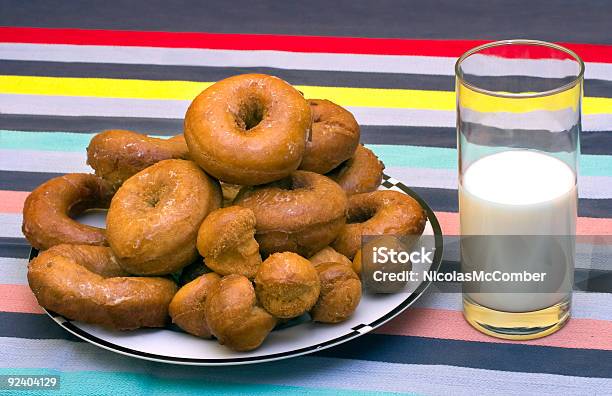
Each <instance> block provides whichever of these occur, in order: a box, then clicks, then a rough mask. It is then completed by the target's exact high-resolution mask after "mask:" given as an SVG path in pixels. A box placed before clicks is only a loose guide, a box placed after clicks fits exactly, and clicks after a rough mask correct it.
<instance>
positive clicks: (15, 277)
mask: <svg viewBox="0 0 612 396" xmlns="http://www.w3.org/2000/svg"><path fill="white" fill-rule="evenodd" d="M0 271H2V276H0V283H2V284H3V285H27V284H28V260H27V259H22V258H13V257H0Z"/></svg>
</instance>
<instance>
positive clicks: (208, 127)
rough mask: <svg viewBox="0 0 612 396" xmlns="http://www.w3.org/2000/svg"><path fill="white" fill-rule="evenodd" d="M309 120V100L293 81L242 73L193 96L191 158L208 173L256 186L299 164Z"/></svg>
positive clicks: (188, 119) (188, 135)
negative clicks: (292, 83) (289, 82)
mask: <svg viewBox="0 0 612 396" xmlns="http://www.w3.org/2000/svg"><path fill="white" fill-rule="evenodd" d="M311 122H312V120H311V115H310V107H309V106H308V102H306V99H304V97H303V96H302V95H301V94H300V93H299V92H298V91H297V90H296V89H295V88H293V87H292V86H291V85H289V84H288V83H286V82H285V81H283V80H281V79H279V78H277V77H273V76H267V75H265V74H243V75H239V76H234V77H230V78H226V79H225V80H221V81H219V82H217V83H215V84H213V85H212V86H210V87H209V88H207V89H206V90H204V91H203V92H202V93H201V94H199V95H198V96H197V97H196V98H195V100H194V101H193V102H192V103H191V105H190V106H189V109H188V110H187V114H186V115H185V139H186V140H187V145H188V146H189V152H190V155H191V157H192V158H193V160H194V161H196V162H197V163H198V165H200V166H201V167H202V168H203V169H204V170H205V171H206V172H208V173H209V174H211V175H213V176H214V177H216V178H217V179H220V180H221V181H224V182H227V183H233V184H241V185H256V184H263V183H269V182H272V181H275V180H279V179H282V178H283V177H286V176H287V175H289V174H290V173H291V172H293V171H294V170H296V169H297V168H298V166H299V165H300V162H301V161H302V156H303V155H304V149H305V146H306V138H307V136H308V133H309V131H310V126H311Z"/></svg>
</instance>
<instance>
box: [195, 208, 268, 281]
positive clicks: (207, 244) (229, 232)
mask: <svg viewBox="0 0 612 396" xmlns="http://www.w3.org/2000/svg"><path fill="white" fill-rule="evenodd" d="M254 236H255V214H254V213H253V211H252V210H251V209H245V208H241V207H239V206H230V207H227V208H222V209H217V210H214V211H213V212H211V213H210V214H209V215H208V216H207V217H206V218H205V219H204V221H203V222H202V225H201V226H200V229H199V231H198V239H197V247H198V251H199V252H200V254H201V255H202V256H204V260H205V262H206V265H207V266H208V267H209V268H210V269H212V270H213V271H215V272H216V273H218V274H220V275H230V274H239V275H244V276H246V277H247V278H249V279H253V277H254V276H255V274H256V273H257V269H258V268H259V265H260V264H261V256H260V255H259V244H258V243H257V241H256V240H255V237H254Z"/></svg>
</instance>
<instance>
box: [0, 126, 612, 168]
mask: <svg viewBox="0 0 612 396" xmlns="http://www.w3.org/2000/svg"><path fill="white" fill-rule="evenodd" d="M92 136H94V134H87V133H71V132H29V131H28V132H25V131H8V130H0V149H9V150H40V151H68V152H70V151H72V152H78V151H83V150H85V148H86V147H87V145H88V144H89V141H90V140H91V138H92ZM156 137H158V136H156ZM159 137H163V136H159ZM368 147H370V148H371V149H372V150H374V152H375V153H376V154H377V155H378V157H379V158H380V159H381V160H382V161H383V162H384V163H385V165H386V166H387V167H406V168H431V169H452V170H455V169H456V168H457V150H456V149H451V148H442V147H422V146H396V145H383V144H370V145H368ZM580 174H581V175H582V176H612V155H586V154H584V155H582V156H581V157H580Z"/></svg>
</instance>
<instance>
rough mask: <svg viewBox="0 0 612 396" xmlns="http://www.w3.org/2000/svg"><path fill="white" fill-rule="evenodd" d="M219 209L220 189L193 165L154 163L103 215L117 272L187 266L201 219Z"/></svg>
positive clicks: (132, 180) (121, 189) (147, 272)
mask: <svg viewBox="0 0 612 396" xmlns="http://www.w3.org/2000/svg"><path fill="white" fill-rule="evenodd" d="M220 205H221V188H220V187H219V183H218V182H217V181H214V180H213V179H211V178H210V177H209V176H208V175H206V173H204V172H203V171H202V170H201V169H200V168H199V167H198V166H197V165H196V164H195V163H193V162H191V161H185V160H178V159H169V160H164V161H160V162H158V163H156V164H154V165H152V166H150V167H148V168H146V169H144V170H142V171H140V172H138V173H137V174H135V175H134V176H132V177H130V178H129V179H128V180H126V181H125V182H124V183H123V185H122V186H121V187H119V190H117V193H116V194H115V196H114V197H113V200H112V202H111V205H110V208H109V209H108V215H107V217H106V224H107V225H106V229H107V237H108V242H109V244H110V246H111V247H112V249H113V251H114V252H115V254H116V255H117V258H118V259H119V261H120V264H121V266H122V268H123V269H125V270H126V271H128V272H129V273H131V274H136V275H165V274H170V273H172V272H174V271H177V270H179V269H181V268H183V267H184V266H186V265H187V264H189V263H191V262H193V261H194V260H195V258H196V256H197V251H196V237H197V233H198V228H199V227H200V224H201V223H202V220H204V217H206V215H207V214H208V213H209V212H211V211H212V210H214V209H217V208H218V207H219V206H220Z"/></svg>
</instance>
